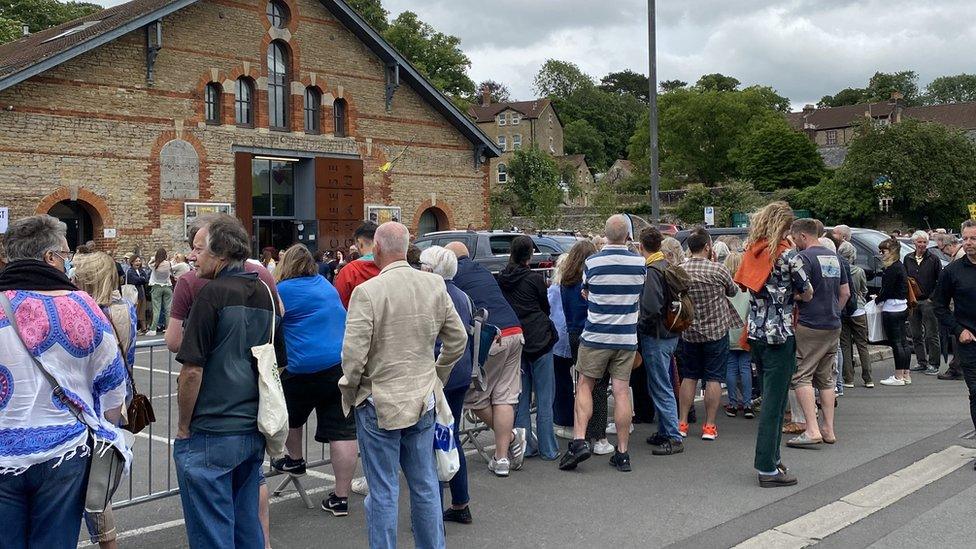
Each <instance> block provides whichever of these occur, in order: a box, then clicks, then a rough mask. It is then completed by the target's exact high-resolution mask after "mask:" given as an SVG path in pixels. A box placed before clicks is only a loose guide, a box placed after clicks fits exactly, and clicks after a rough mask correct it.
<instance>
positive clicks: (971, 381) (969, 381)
mask: <svg viewBox="0 0 976 549" xmlns="http://www.w3.org/2000/svg"><path fill="white" fill-rule="evenodd" d="M956 356H958V357H959V369H961V370H962V376H963V379H965V380H966V386H967V387H969V416H970V417H971V418H972V420H973V427H974V428H976V343H967V344H966V345H963V344H961V343H958V342H957V343H956Z"/></svg>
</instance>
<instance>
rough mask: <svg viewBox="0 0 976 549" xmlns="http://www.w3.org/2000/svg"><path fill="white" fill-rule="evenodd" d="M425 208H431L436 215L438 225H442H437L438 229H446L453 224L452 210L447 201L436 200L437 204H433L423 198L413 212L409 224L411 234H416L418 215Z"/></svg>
mask: <svg viewBox="0 0 976 549" xmlns="http://www.w3.org/2000/svg"><path fill="white" fill-rule="evenodd" d="M427 210H431V211H432V212H433V214H434V215H435V216H437V224H438V225H443V227H439V229H440V230H442V231H448V230H450V229H451V227H453V226H454V219H455V217H454V210H453V209H452V208H451V206H450V205H449V204H448V203H447V202H441V201H440V200H438V201H437V204H433V203H432V202H431V201H430V200H424V201H423V202H421V203H420V206H418V207H417V210H416V211H415V212H414V214H413V222H412V223H411V224H410V232H411V233H412V234H417V230H418V228H419V226H420V216H421V215H423V213H424V212H425V211H427Z"/></svg>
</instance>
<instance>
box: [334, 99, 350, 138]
mask: <svg viewBox="0 0 976 549" xmlns="http://www.w3.org/2000/svg"><path fill="white" fill-rule="evenodd" d="M332 135H334V136H335V137H349V102H348V101H346V100H345V99H343V98H341V97H340V98H338V99H336V100H335V101H333V102H332Z"/></svg>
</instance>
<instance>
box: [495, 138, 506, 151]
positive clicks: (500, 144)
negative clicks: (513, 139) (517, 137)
mask: <svg viewBox="0 0 976 549" xmlns="http://www.w3.org/2000/svg"><path fill="white" fill-rule="evenodd" d="M495 141H496V142H497V143H498V148H499V149H501V151H502V152H505V151H507V150H508V136H507V135H499V136H498V138H496V139H495Z"/></svg>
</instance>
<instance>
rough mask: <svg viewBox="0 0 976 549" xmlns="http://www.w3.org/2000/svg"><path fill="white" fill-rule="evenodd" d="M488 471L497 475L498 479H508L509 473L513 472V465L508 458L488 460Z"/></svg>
mask: <svg viewBox="0 0 976 549" xmlns="http://www.w3.org/2000/svg"><path fill="white" fill-rule="evenodd" d="M488 470H489V471H491V472H492V473H495V476H497V477H507V476H508V473H509V471H510V470H511V464H510V463H509V461H508V458H502V459H495V458H491V459H490V460H488Z"/></svg>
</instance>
